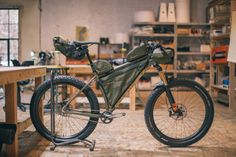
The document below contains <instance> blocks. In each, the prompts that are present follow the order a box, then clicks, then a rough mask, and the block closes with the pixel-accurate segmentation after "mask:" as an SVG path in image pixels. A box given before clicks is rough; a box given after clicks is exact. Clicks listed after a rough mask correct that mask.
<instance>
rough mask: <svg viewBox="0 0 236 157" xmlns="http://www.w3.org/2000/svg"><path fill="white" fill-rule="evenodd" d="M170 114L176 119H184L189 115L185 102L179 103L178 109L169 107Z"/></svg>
mask: <svg viewBox="0 0 236 157" xmlns="http://www.w3.org/2000/svg"><path fill="white" fill-rule="evenodd" d="M169 116H170V117H172V118H173V119H175V120H183V119H184V118H185V117H186V116H187V108H186V106H185V105H183V104H177V110H176V111H173V109H172V108H169Z"/></svg>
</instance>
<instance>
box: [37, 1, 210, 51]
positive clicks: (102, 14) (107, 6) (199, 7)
mask: <svg viewBox="0 0 236 157" xmlns="http://www.w3.org/2000/svg"><path fill="white" fill-rule="evenodd" d="M173 1H174V0H43V1H42V2H43V12H42V48H43V49H52V48H53V46H52V38H53V37H54V36H56V35H62V36H63V37H65V38H67V39H70V40H73V39H75V27H76V26H77V25H81V26H87V27H88V29H89V40H91V41H99V38H100V37H109V38H110V39H114V34H115V33H116V32H128V31H129V30H130V28H131V26H132V19H133V14H134V12H135V11H139V10H153V11H155V12H156V15H157V10H158V9H159V8H158V7H159V4H160V2H173ZM205 1H207V0H192V4H191V13H192V14H193V16H192V18H191V19H192V22H205V21H204V20H205V7H206V5H207V2H205Z"/></svg>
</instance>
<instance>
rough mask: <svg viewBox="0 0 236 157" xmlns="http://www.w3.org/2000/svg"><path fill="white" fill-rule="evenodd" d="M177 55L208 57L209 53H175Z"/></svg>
mask: <svg viewBox="0 0 236 157" xmlns="http://www.w3.org/2000/svg"><path fill="white" fill-rule="evenodd" d="M176 54H177V55H199V56H200V55H204V56H209V55H210V52H177V53H176Z"/></svg>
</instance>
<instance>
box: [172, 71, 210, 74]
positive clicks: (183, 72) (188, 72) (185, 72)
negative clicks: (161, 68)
mask: <svg viewBox="0 0 236 157" xmlns="http://www.w3.org/2000/svg"><path fill="white" fill-rule="evenodd" d="M176 72H177V73H182V74H190V73H210V70H204V71H203V70H177V71H176Z"/></svg>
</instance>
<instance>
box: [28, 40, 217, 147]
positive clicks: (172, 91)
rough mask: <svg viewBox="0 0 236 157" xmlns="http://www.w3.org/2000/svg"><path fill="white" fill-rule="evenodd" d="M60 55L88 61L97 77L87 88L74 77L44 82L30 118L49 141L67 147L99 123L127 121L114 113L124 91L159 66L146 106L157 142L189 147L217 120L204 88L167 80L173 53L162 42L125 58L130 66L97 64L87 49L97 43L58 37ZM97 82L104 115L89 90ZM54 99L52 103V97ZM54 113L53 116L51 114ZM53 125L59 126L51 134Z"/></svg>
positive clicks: (84, 137) (88, 133)
mask: <svg viewBox="0 0 236 157" xmlns="http://www.w3.org/2000/svg"><path fill="white" fill-rule="evenodd" d="M53 43H54V46H55V49H56V50H59V51H60V52H61V53H63V54H64V55H65V56H67V57H69V58H73V59H78V60H80V59H82V58H84V57H85V56H86V57H87V59H88V62H89V65H90V66H91V69H92V72H93V75H94V76H93V77H92V78H91V80H90V81H89V82H88V83H85V82H83V81H81V80H79V79H78V78H74V77H71V76H55V78H54V81H53V83H52V85H51V83H50V80H46V81H45V82H44V83H42V84H41V85H40V86H39V87H38V88H37V89H36V90H35V92H34V94H33V96H32V99H31V106H30V115H31V118H32V122H33V124H34V126H35V128H36V130H37V131H38V132H39V133H40V134H41V135H42V136H43V137H45V138H46V139H47V140H49V141H52V140H54V141H56V142H57V143H63V142H65V141H73V140H75V141H76V139H81V140H83V139H86V138H87V137H88V136H89V135H90V134H91V133H92V132H93V131H94V129H95V127H96V126H97V123H98V122H99V119H100V121H101V123H105V124H109V123H111V122H112V120H113V119H114V118H117V117H120V116H124V113H121V114H115V113H113V111H114V110H115V109H116V107H117V105H118V104H119V103H120V101H121V100H122V98H123V96H124V95H125V93H126V91H128V90H129V89H130V88H132V87H133V86H134V85H135V83H137V81H138V80H139V79H140V77H141V76H143V74H144V73H145V71H146V70H147V69H148V68H149V67H151V66H152V67H155V68H156V69H157V72H158V75H159V77H160V79H161V82H157V84H156V86H155V87H154V89H153V91H152V93H151V94H150V96H149V98H148V100H147V103H146V105H145V110H144V117H145V123H146V126H147V128H148V130H149V132H150V133H151V134H152V136H153V137H154V138H156V139H157V140H158V141H160V142H162V143H164V144H166V145H169V146H174V147H184V146H188V145H191V144H193V143H195V142H197V141H199V140H200V139H201V138H203V137H204V136H205V134H206V133H207V132H208V130H209V128H210V126H211V124H212V122H213V117H214V107H213V102H212V99H211V97H210V95H209V94H208V92H207V91H206V89H205V88H204V87H202V86H201V85H200V84H198V83H197V82H194V81H191V80H183V79H176V78H174V77H169V76H168V75H167V74H166V73H165V72H164V70H163V69H162V67H161V66H160V64H166V63H170V62H172V61H173V56H174V51H173V50H172V49H169V48H164V47H162V45H161V44H160V43H155V42H148V43H144V44H142V45H140V46H138V47H136V48H134V49H133V50H131V51H130V52H129V53H128V54H127V58H126V60H127V62H126V63H124V64H122V65H119V66H117V67H113V66H112V65H111V64H110V63H109V62H108V61H106V60H97V61H93V60H92V59H91V57H90V54H89V46H91V45H95V44H99V43H97V42H80V41H72V42H70V41H67V40H64V39H62V38H60V37H55V38H54V39H53ZM92 82H96V83H97V84H98V87H99V88H100V90H101V93H102V95H103V97H104V100H105V109H104V110H105V111H104V112H101V111H100V106H99V102H98V99H97V97H96V95H95V93H94V92H93V90H92V88H91V87H90V86H91V84H92ZM51 92H53V93H55V94H54V95H53V100H55V101H50V100H51V98H50V93H51ZM52 110H53V111H54V113H55V115H54V117H51V116H50V114H49V113H50V112H51V111H52ZM51 122H53V123H54V124H55V125H54V126H53V129H51V128H52V127H51V125H50V124H51Z"/></svg>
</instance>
